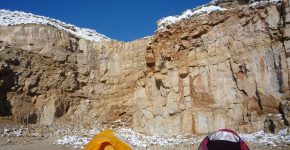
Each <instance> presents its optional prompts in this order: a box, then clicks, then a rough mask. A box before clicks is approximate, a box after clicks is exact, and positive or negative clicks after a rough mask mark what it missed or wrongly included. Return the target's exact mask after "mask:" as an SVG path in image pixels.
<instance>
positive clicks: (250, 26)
mask: <svg viewBox="0 0 290 150" xmlns="http://www.w3.org/2000/svg"><path fill="white" fill-rule="evenodd" d="M238 4H239V3H237V2H227V3H221V4H220V5H222V6H224V7H226V8H227V9H228V10H227V11H223V12H213V13H211V14H209V15H201V16H192V17H190V18H187V19H183V20H182V21H180V22H177V23H176V24H172V25H170V26H168V27H167V28H166V29H165V30H162V31H157V32H156V34H155V35H153V37H149V38H145V39H140V40H136V41H133V42H127V43H125V42H118V41H103V42H92V41H88V40H84V39H79V38H77V37H75V36H73V35H71V34H68V33H66V32H64V31H60V30H58V29H56V28H54V27H50V26H44V25H33V24H26V25H16V26H5V27H4V26H1V27H0V116H1V117H6V118H9V119H11V120H13V121H14V122H20V123H23V124H40V125H51V124H53V123H55V122H61V123H67V124H79V125H84V126H90V125H92V124H93V123H94V122H99V123H101V124H102V125H104V126H108V127H117V126H120V125H121V126H126V127H132V128H133V129H134V130H135V131H138V132H142V133H146V134H160V135H162V136H173V135H179V134H185V135H191V134H203V133H208V132H212V131H215V130H218V129H221V128H230V129H234V130H237V131H239V132H253V131H258V130H261V129H266V130H267V131H269V132H272V131H277V130H278V129H280V128H281V127H283V126H285V125H288V124H287V123H288V121H287V120H289V119H290V118H289V116H290V114H289V65H290V64H289V63H290V57H289V56H290V52H289V51H290V24H289V23H290V21H289V14H290V11H289V8H288V7H287V8H284V7H283V6H284V5H281V4H279V5H274V4H265V5H257V6H251V7H250V6H248V5H242V6H240V5H238ZM269 114H270V115H269ZM277 114H280V115H277ZM273 126H274V127H273Z"/></svg>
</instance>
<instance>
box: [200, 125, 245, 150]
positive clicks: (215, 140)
mask: <svg viewBox="0 0 290 150" xmlns="http://www.w3.org/2000/svg"><path fill="white" fill-rule="evenodd" d="M198 150H249V148H248V146H247V145H246V143H245V142H244V141H243V139H242V138H241V137H240V136H239V135H238V134H237V133H236V132H234V131H232V130H229V129H222V130H219V131H216V132H214V133H212V134H209V135H208V136H206V137H205V138H204V139H203V141H202V142H201V144H200V146H199V148H198Z"/></svg>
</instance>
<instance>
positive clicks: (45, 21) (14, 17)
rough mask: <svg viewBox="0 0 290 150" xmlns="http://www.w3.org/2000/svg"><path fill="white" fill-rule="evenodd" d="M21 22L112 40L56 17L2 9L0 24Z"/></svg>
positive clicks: (89, 38)
mask: <svg viewBox="0 0 290 150" xmlns="http://www.w3.org/2000/svg"><path fill="white" fill-rule="evenodd" d="M19 24H39V25H51V26H54V27H56V28H58V29H60V30H64V31H66V32H69V33H71V34H73V35H75V36H77V37H80V38H84V39H87V40H91V41H96V42H98V41H107V40H111V39H110V38H108V37H106V36H105V35H102V34H99V33H97V32H96V31H94V30H91V29H86V28H79V27H76V26H74V25H72V24H67V23H64V22H61V21H59V20H56V19H52V18H48V17H44V16H38V15H34V14H31V13H25V12H21V11H9V10H3V9H0V26H10V25H19Z"/></svg>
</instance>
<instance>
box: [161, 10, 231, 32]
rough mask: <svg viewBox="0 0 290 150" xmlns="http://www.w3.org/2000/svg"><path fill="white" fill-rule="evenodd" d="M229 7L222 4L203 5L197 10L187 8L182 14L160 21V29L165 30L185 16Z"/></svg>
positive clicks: (206, 13)
mask: <svg viewBox="0 0 290 150" xmlns="http://www.w3.org/2000/svg"><path fill="white" fill-rule="evenodd" d="M225 10H227V9H225V8H222V7H220V6H203V7H201V8H200V9H196V10H186V11H185V12H183V13H182V15H180V16H168V17H165V18H163V19H161V20H159V21H158V23H157V24H158V30H163V29H165V28H166V26H168V25H170V24H174V23H176V22H178V21H180V20H182V19H184V18H188V17H191V16H194V15H202V14H203V15H208V14H210V13H211V12H214V11H225Z"/></svg>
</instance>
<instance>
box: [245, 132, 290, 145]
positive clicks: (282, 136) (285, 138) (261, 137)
mask: <svg viewBox="0 0 290 150" xmlns="http://www.w3.org/2000/svg"><path fill="white" fill-rule="evenodd" d="M240 136H241V137H242V138H243V139H244V140H245V141H247V142H251V143H254V144H264V145H268V146H273V147H276V146H277V145H279V144H280V143H282V142H283V143H285V144H290V135H289V132H288V128H285V129H283V130H280V131H279V132H278V133H277V134H271V133H265V132H264V131H263V130H262V131H259V132H256V133H251V134H240Z"/></svg>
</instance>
